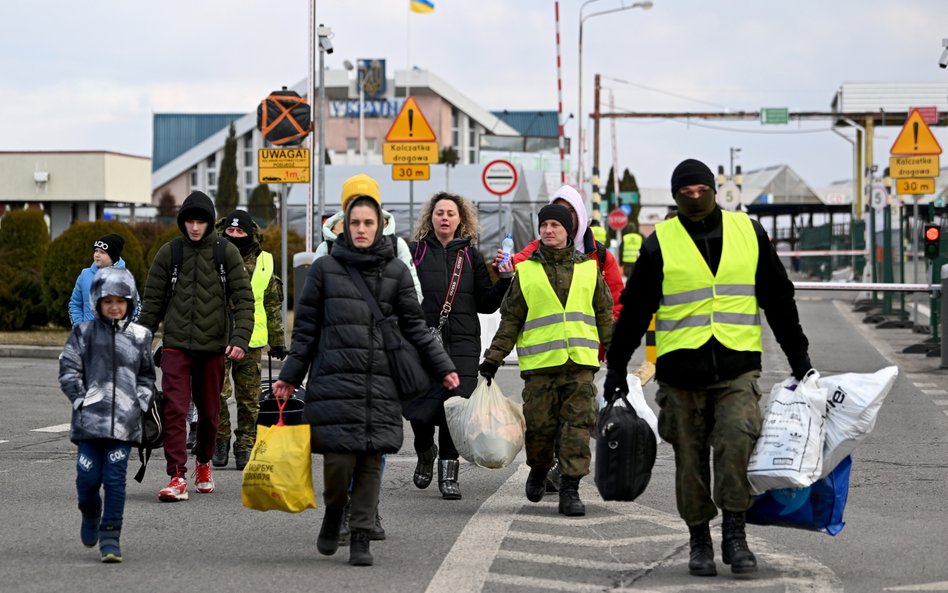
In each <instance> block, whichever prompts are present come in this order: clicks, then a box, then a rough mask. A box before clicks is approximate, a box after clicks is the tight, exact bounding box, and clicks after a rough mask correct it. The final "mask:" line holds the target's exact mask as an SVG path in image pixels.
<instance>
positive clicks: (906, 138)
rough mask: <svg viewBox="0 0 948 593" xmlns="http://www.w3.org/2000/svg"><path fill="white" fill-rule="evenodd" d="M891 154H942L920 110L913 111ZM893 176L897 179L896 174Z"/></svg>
mask: <svg viewBox="0 0 948 593" xmlns="http://www.w3.org/2000/svg"><path fill="white" fill-rule="evenodd" d="M889 152H890V153H891V154H904V155H915V154H941V146H940V145H939V144H938V140H936V139H935V135H934V134H932V130H931V128H929V127H928V124H926V123H925V119H924V118H922V114H921V113H920V112H919V110H918V109H913V110H912V113H910V114H909V116H908V119H907V120H905V125H904V126H902V131H901V132H899V136H898V138H896V139H895V143H894V144H893V145H892V149H891V150H889ZM936 175H937V173H936ZM892 176H893V177H896V175H895V174H894V173H893V174H892Z"/></svg>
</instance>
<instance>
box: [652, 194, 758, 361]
mask: <svg viewBox="0 0 948 593" xmlns="http://www.w3.org/2000/svg"><path fill="white" fill-rule="evenodd" d="M721 214H722V217H723V219H722V221H721V224H722V232H723V244H722V248H721V261H720V263H719V264H718V271H717V274H714V275H712V274H711V269H710V268H709V267H708V264H707V262H705V260H704V257H702V256H701V253H700V252H699V251H698V248H697V247H696V246H695V243H694V241H693V240H692V238H691V236H690V235H688V231H686V230H685V227H684V226H682V224H681V221H680V220H678V218H673V219H671V220H666V221H665V222H661V223H659V224H658V225H657V226H656V227H655V232H656V233H657V234H658V243H659V245H660V247H661V250H662V259H663V260H664V266H663V268H662V272H663V274H664V280H663V281H662V301H661V304H660V305H659V308H658V314H657V319H656V322H655V342H656V347H657V350H658V356H662V355H663V354H667V353H669V352H672V351H674V350H679V349H682V348H687V349H695V348H699V347H700V346H702V345H703V344H704V343H705V342H707V341H708V340H709V339H711V336H714V337H715V338H716V339H717V340H718V341H719V342H721V344H723V345H724V346H725V347H727V348H730V349H731V350H739V351H752V352H760V351H762V350H763V346H762V342H761V329H760V310H759V308H758V306H757V297H756V294H755V290H754V276H755V274H756V272H757V258H758V256H759V253H758V243H757V235H756V233H755V232H754V227H753V225H752V224H751V221H750V218H748V217H747V214H744V213H743V212H722V213H721Z"/></svg>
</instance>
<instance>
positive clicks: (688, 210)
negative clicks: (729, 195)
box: [675, 188, 715, 222]
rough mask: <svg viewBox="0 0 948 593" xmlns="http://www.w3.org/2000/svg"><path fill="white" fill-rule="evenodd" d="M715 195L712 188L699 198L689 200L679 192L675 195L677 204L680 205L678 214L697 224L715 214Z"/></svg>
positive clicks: (702, 193)
mask: <svg viewBox="0 0 948 593" xmlns="http://www.w3.org/2000/svg"><path fill="white" fill-rule="evenodd" d="M714 195H715V194H714V190H713V189H710V188H708V189H706V190H704V191H703V192H701V197H699V198H689V197H688V196H685V195H682V193H681V192H678V193H677V194H675V203H676V204H678V212H679V213H680V214H681V215H682V216H684V217H685V218H687V219H689V220H693V221H695V222H697V221H699V220H701V219H703V218H705V217H707V216H708V215H709V214H711V213H712V212H714V206H715V202H714Z"/></svg>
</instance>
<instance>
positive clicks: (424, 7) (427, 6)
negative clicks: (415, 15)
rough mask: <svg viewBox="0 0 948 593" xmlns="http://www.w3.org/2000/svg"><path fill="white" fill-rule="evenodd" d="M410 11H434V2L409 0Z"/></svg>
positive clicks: (429, 0)
mask: <svg viewBox="0 0 948 593" xmlns="http://www.w3.org/2000/svg"><path fill="white" fill-rule="evenodd" d="M409 2H411V11H412V12H421V13H427V12H434V2H432V1H431V0H409Z"/></svg>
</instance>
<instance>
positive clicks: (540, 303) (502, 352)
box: [479, 204, 612, 517]
mask: <svg viewBox="0 0 948 593" xmlns="http://www.w3.org/2000/svg"><path fill="white" fill-rule="evenodd" d="M539 225H540V226H539V230H540V245H539V247H538V249H537V250H536V251H534V252H533V253H532V254H531V255H530V257H529V258H528V259H526V260H524V261H522V262H520V264H519V265H518V266H517V275H516V276H515V277H514V280H513V283H512V284H511V285H510V288H509V289H508V290H507V295H506V296H505V297H504V301H503V303H502V304H501V306H500V314H501V321H500V326H499V327H498V329H497V333H496V334H495V335H494V339H493V341H492V342H491V345H490V348H489V349H488V350H487V354H486V355H485V357H484V362H483V363H481V366H480V369H479V370H480V374H481V375H483V376H484V377H486V378H487V379H488V380H491V379H493V377H494V374H495V373H496V372H497V369H498V367H500V365H501V364H502V362H503V360H504V358H505V357H506V356H507V354H509V353H510V351H511V350H512V349H513V347H514V345H516V346H517V356H518V359H519V365H520V375H521V377H523V380H524V388H523V415H524V418H525V419H526V422H527V432H526V451H527V465H529V466H530V475H529V477H528V478H527V484H526V494H527V498H528V499H529V500H530V501H532V502H539V501H540V500H541V499H542V498H543V494H544V492H545V490H546V475H547V471H548V470H549V469H550V467H551V466H552V464H553V444H554V440H555V438H556V435H557V433H559V435H560V452H559V461H560V469H561V473H562V478H561V479H560V489H559V512H560V513H562V514H564V515H567V516H571V517H572V516H581V515H585V514H586V507H585V505H583V503H582V501H581V500H580V498H579V490H578V489H579V480H580V479H581V478H582V477H583V476H585V475H586V474H588V473H589V462H590V459H591V454H590V450H589V435H590V431H591V430H592V429H593V428H594V426H595V423H596V414H597V410H596V388H595V387H594V386H593V376H594V375H595V374H596V371H597V370H599V343H600V342H601V343H602V344H603V345H605V346H608V345H609V342H610V340H611V338H612V295H611V294H610V292H609V289H608V288H607V287H606V285H605V283H604V281H603V279H602V276H601V275H600V274H599V271H598V269H597V267H596V261H595V260H592V259H589V258H588V257H587V256H586V255H583V254H581V253H579V252H577V251H576V249H575V248H574V246H573V240H572V238H571V237H572V236H573V223H572V215H571V214H570V212H569V210H567V209H566V208H565V207H563V206H561V205H559V204H548V205H546V206H544V207H543V208H542V209H541V210H540V215H539Z"/></svg>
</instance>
